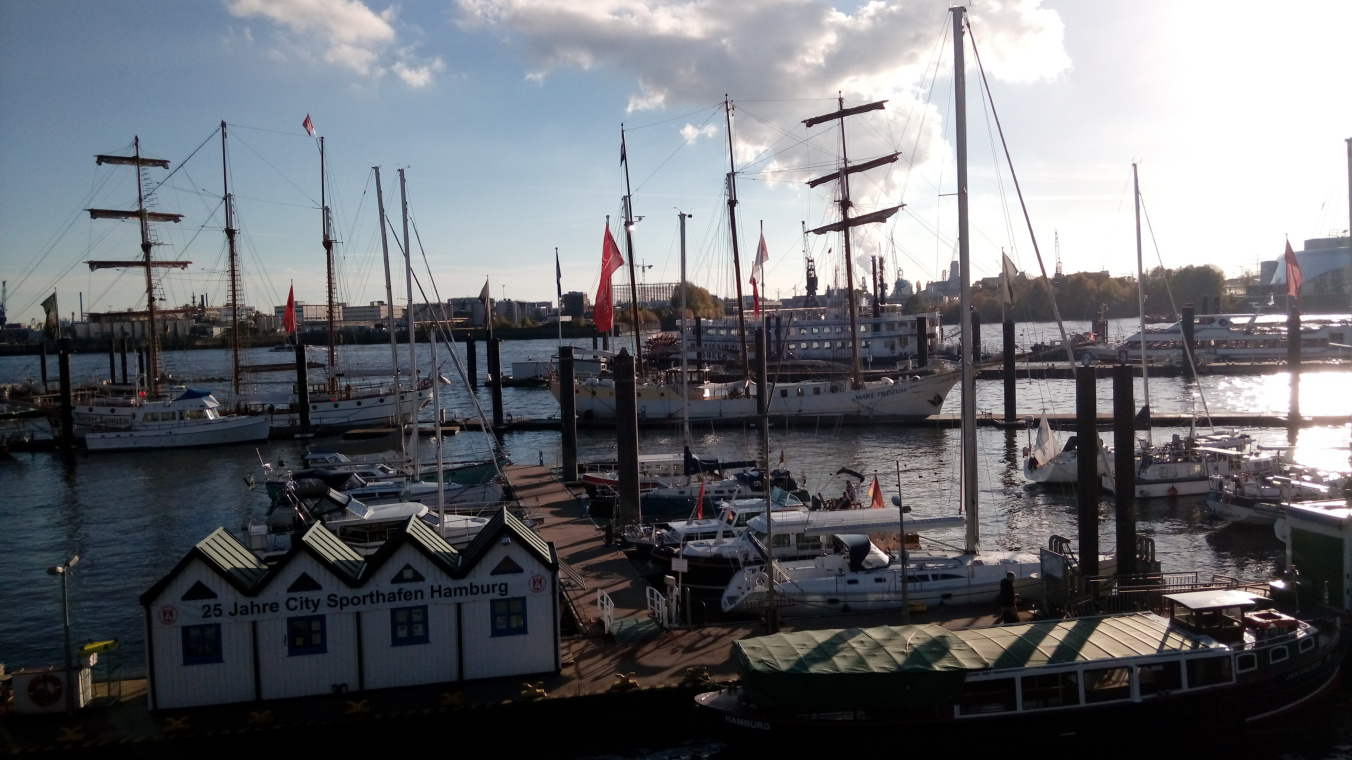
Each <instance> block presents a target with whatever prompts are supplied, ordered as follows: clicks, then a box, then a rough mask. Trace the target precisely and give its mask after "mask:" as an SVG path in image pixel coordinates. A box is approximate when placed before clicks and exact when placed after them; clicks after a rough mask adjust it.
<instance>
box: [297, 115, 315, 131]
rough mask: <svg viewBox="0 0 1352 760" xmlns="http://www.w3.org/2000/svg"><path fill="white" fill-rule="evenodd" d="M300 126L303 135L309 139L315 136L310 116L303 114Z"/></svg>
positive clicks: (313, 124)
mask: <svg viewBox="0 0 1352 760" xmlns="http://www.w3.org/2000/svg"><path fill="white" fill-rule="evenodd" d="M300 125H301V126H302V127H305V134H307V135H309V136H311V137H314V136H315V123H314V122H313V121H310V114H308V113H307V114H305V121H303V122H301V124H300Z"/></svg>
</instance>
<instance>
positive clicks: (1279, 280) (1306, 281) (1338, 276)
mask: <svg viewBox="0 0 1352 760" xmlns="http://www.w3.org/2000/svg"><path fill="white" fill-rule="evenodd" d="M1296 262H1297V263H1298V264H1299V265H1300V298H1301V305H1302V308H1304V309H1305V310H1307V311H1347V309H1348V306H1349V293H1352V238H1348V237H1327V238H1310V239H1308V240H1306V241H1305V243H1304V248H1303V249H1302V250H1300V251H1296ZM1260 266H1261V270H1260V277H1261V280H1262V282H1264V283H1266V284H1267V285H1268V286H1270V287H1271V289H1272V291H1271V292H1272V293H1273V294H1274V296H1276V297H1278V298H1281V297H1284V296H1285V295H1286V257H1285V255H1284V254H1283V255H1281V256H1278V257H1277V258H1276V259H1275V260H1272V261H1264V262H1262V264H1261V265H1260Z"/></svg>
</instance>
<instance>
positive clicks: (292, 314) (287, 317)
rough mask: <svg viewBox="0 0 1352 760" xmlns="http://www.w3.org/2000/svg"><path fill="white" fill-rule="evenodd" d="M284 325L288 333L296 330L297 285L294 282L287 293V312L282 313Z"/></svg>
mask: <svg viewBox="0 0 1352 760" xmlns="http://www.w3.org/2000/svg"><path fill="white" fill-rule="evenodd" d="M282 327H284V328H286V334H287V335H291V334H293V333H295V332H296V286H295V285H294V284H293V285H292V286H291V290H290V291H289V292H288V293H287V294H286V313H285V314H283V315H282Z"/></svg>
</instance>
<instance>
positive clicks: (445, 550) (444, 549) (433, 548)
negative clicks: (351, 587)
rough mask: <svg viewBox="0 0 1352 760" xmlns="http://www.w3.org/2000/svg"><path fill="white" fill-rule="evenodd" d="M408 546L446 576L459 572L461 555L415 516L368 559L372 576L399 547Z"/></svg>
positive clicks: (453, 575)
mask: <svg viewBox="0 0 1352 760" xmlns="http://www.w3.org/2000/svg"><path fill="white" fill-rule="evenodd" d="M405 544H408V545H409V546H412V547H413V548H414V549H415V550H417V551H418V552H419V553H421V554H422V555H423V556H425V557H427V558H428V559H430V560H432V562H433V563H435V564H436V565H437V566H439V567H440V568H441V569H442V571H443V572H445V573H446V574H447V575H450V576H452V577H455V576H456V575H457V574H458V573H459V570H460V565H461V555H460V552H458V551H456V550H455V547H453V546H451V545H450V544H448V543H446V539H444V538H442V537H441V536H439V535H437V532H436V531H435V530H433V529H432V527H431V526H430V525H428V524H427V523H425V522H423V521H422V520H419V519H418V518H417V517H416V516H414V517H410V518H408V522H406V523H404V529H403V530H401V531H399V532H398V533H395V534H394V535H392V536H390V537H389V539H387V540H386V541H385V543H384V544H382V545H381V546H380V548H379V549H377V550H376V553H375V554H373V555H372V556H371V558H370V562H369V563H368V565H369V566H370V567H371V568H372V571H371V572H372V574H374V573H376V572H378V571H379V568H381V567H383V566H384V565H385V563H386V562H388V561H389V559H390V558H391V557H393V556H394V554H395V552H397V551H399V547H401V546H404V545H405Z"/></svg>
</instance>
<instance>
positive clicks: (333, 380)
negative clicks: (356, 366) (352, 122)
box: [319, 137, 338, 393]
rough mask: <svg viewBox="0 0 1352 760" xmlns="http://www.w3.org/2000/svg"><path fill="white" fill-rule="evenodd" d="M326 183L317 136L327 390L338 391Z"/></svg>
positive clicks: (322, 157) (334, 309) (322, 140)
mask: <svg viewBox="0 0 1352 760" xmlns="http://www.w3.org/2000/svg"><path fill="white" fill-rule="evenodd" d="M326 190H327V183H326V182H325V177H324V138H323V137H320V138H319V207H320V210H321V212H322V213H323V216H324V261H325V264H326V271H327V276H328V291H329V292H328V298H329V308H328V312H329V392H330V393H336V392H337V391H338V350H337V348H336V347H335V345H334V335H335V333H336V332H337V329H338V328H337V320H336V319H335V317H334V312H335V311H336V310H337V308H338V304H337V303H336V302H337V300H338V299H337V292H336V291H337V287H336V285H335V282H336V277H335V276H334V271H333V237H332V236H331V235H330V233H329V205H328V202H327V200H326V198H325V192H326Z"/></svg>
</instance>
